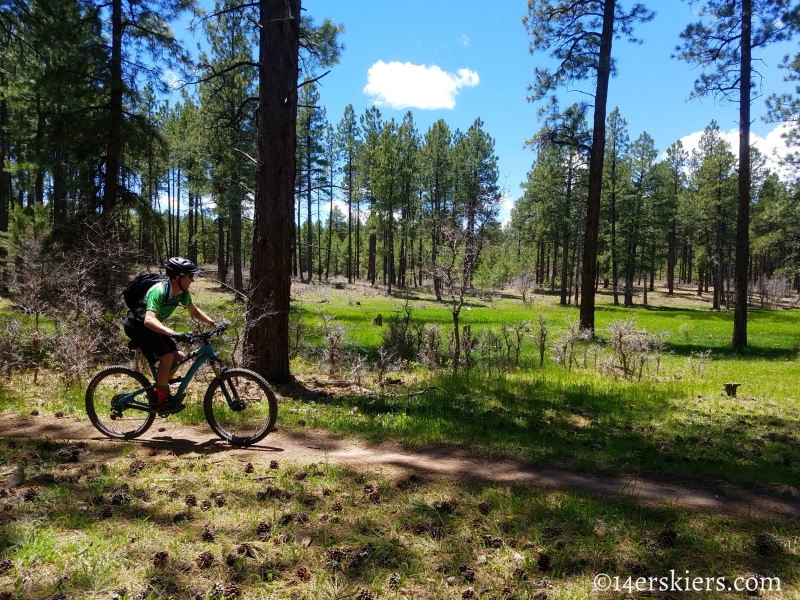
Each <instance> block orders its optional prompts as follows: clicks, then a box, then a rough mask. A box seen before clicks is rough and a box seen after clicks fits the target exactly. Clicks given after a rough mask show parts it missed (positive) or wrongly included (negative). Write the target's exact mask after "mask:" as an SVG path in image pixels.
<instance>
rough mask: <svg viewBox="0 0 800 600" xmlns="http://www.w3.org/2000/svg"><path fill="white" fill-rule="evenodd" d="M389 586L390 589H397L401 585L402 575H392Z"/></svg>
mask: <svg viewBox="0 0 800 600" xmlns="http://www.w3.org/2000/svg"><path fill="white" fill-rule="evenodd" d="M388 585H389V587H390V588H396V587H397V586H398V585H400V573H390V574H389V580H388Z"/></svg>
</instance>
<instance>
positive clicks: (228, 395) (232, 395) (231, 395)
mask: <svg viewBox="0 0 800 600" xmlns="http://www.w3.org/2000/svg"><path fill="white" fill-rule="evenodd" d="M211 368H212V369H214V375H215V376H216V377H217V378H219V376H220V375H221V374H222V373H223V372H224V371H225V368H224V367H223V368H220V366H219V363H218V362H217V361H216V360H214V361H211ZM228 386H230V389H228ZM219 389H220V390H222V395H223V396H225V401H226V402H227V403H228V406H229V407H230V408H234V406H236V403H238V402H239V392H238V390H237V389H236V386H235V385H234V384H233V382H232V381H229V382H227V383H226V382H224V381H222V380H220V382H219Z"/></svg>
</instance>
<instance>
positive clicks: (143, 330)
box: [125, 319, 179, 365]
mask: <svg viewBox="0 0 800 600" xmlns="http://www.w3.org/2000/svg"><path fill="white" fill-rule="evenodd" d="M125 334H126V335H127V336H128V337H129V338H131V340H133V342H134V343H135V344H136V345H137V346H139V349H140V350H141V351H142V354H144V357H145V358H146V359H147V362H149V363H150V364H151V365H152V364H153V363H156V362H158V359H159V357H161V356H164V355H165V354H172V353H173V352H177V351H178V350H179V348H178V344H176V343H175V340H173V339H172V338H171V337H170V336H168V335H164V334H163V333H158V332H157V331H153V330H152V329H150V328H149V327H145V325H144V321H139V320H138V319H125Z"/></svg>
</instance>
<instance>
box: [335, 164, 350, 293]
mask: <svg viewBox="0 0 800 600" xmlns="http://www.w3.org/2000/svg"><path fill="white" fill-rule="evenodd" d="M347 169H348V177H349V179H348V182H349V183H348V189H347V283H353V154H352V152H351V153H350V157H349V161H348V163H347ZM331 206H333V205H331Z"/></svg>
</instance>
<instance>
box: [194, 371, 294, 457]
mask: <svg viewBox="0 0 800 600" xmlns="http://www.w3.org/2000/svg"><path fill="white" fill-rule="evenodd" d="M203 410H204V411H205V414H206V421H208V424H209V425H210V426H211V429H213V430H214V433H216V434H217V435H218V436H219V437H221V438H222V439H224V440H227V441H228V442H230V443H231V444H233V445H234V446H249V445H251V444H255V443H256V442H258V441H260V440H262V439H264V437H266V435H267V434H268V433H269V432H270V431H272V428H273V427H274V425H275V419H276V418H277V417H278V400H277V398H276V397H275V392H273V391H272V388H271V387H270V385H269V384H268V383H267V381H266V380H265V379H264V378H263V377H261V375H259V374H258V373H255V372H253V371H249V370H247V369H226V370H225V371H223V372H222V373H220V375H219V377H215V378H214V379H213V380H212V381H211V383H210V384H209V386H208V389H207V390H206V397H205V399H204V400H203Z"/></svg>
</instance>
